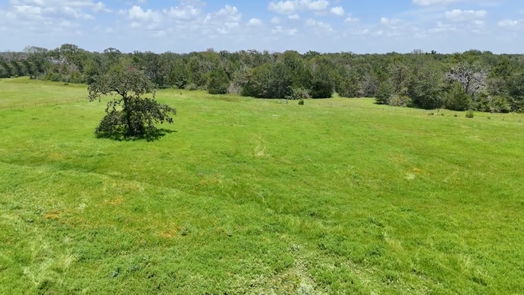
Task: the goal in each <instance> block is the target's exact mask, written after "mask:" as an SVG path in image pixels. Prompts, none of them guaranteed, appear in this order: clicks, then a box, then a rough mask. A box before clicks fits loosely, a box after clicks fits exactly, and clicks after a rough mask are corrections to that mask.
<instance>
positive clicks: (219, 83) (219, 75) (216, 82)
mask: <svg viewBox="0 0 524 295" xmlns="http://www.w3.org/2000/svg"><path fill="white" fill-rule="evenodd" d="M228 87H229V79H228V77H227V74H226V72H225V71H224V70H222V69H218V70H215V71H213V72H211V73H210V74H209V79H208V82H207V91H208V92H209V93H210V94H226V93H227V89H228Z"/></svg>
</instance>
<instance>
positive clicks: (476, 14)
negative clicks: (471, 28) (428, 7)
mask: <svg viewBox="0 0 524 295" xmlns="http://www.w3.org/2000/svg"><path fill="white" fill-rule="evenodd" d="M444 15H445V17H446V19H448V20H450V21H455V22H463V21H475V20H478V19H482V18H485V17H486V16H487V15H488V13H487V12H486V11H485V10H461V9H453V10H450V11H446V12H445V14H444Z"/></svg>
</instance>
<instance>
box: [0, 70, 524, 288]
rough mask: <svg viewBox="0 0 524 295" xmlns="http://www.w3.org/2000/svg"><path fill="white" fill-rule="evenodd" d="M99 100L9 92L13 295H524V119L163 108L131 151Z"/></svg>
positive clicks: (231, 106) (1, 167)
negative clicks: (151, 136) (110, 134)
mask: <svg viewBox="0 0 524 295" xmlns="http://www.w3.org/2000/svg"><path fill="white" fill-rule="evenodd" d="M86 96H87V93H86V87H85V86H84V85H68V86H66V85H63V84H59V83H51V82H41V81H30V80H28V79H25V78H20V79H10V80H0V294H73V293H85V294H137V293H138V294H141V293H142V294H146V293H148V294H151V293H161V294H522V293H523V292H524V115H518V114H505V115H501V114H481V113H477V114H476V116H475V118H473V119H467V118H465V116H464V113H456V112H451V111H440V112H438V113H437V112H435V111H432V112H433V113H435V114H434V115H429V114H430V111H424V110H417V109H407V108H393V107H386V106H378V105H375V104H373V101H372V100H370V99H342V98H335V99H330V100H307V101H306V103H305V106H298V105H297V103H296V102H292V103H289V104H286V103H285V102H283V101H280V100H256V99H249V98H241V97H235V96H211V95H207V94H205V93H203V92H186V91H180V90H162V91H160V92H159V93H158V95H157V96H158V98H159V100H160V101H161V102H164V103H168V104H170V105H172V106H175V107H176V108H177V110H178V115H177V117H176V118H175V122H176V123H175V124H174V125H166V126H165V128H168V129H170V130H172V131H173V132H171V133H168V134H167V135H166V136H164V137H162V138H161V139H160V140H158V141H155V142H147V141H127V142H126V141H124V142H118V141H112V140H108V139H97V138H95V136H94V128H95V127H96V126H97V124H98V121H99V120H100V119H101V118H102V117H103V115H104V108H105V104H104V102H92V103H89V102H88V101H87V98H86ZM441 114H443V115H441ZM455 115H456V116H455Z"/></svg>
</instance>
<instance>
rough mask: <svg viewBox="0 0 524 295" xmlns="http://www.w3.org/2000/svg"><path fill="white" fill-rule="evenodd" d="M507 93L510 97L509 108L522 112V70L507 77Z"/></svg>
mask: <svg viewBox="0 0 524 295" xmlns="http://www.w3.org/2000/svg"><path fill="white" fill-rule="evenodd" d="M508 93H509V95H510V97H511V108H512V110H513V111H516V112H524V72H521V73H518V74H515V75H513V76H511V77H510V78H509V81H508Z"/></svg>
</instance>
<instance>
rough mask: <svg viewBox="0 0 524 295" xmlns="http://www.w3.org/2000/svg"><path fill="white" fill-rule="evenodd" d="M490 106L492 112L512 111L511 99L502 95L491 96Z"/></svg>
mask: <svg viewBox="0 0 524 295" xmlns="http://www.w3.org/2000/svg"><path fill="white" fill-rule="evenodd" d="M488 108H489V111H490V112H492V113H509V112H510V111H511V105H510V103H509V100H508V99H507V98H506V97H504V96H500V95H497V96H492V97H490V100H489V103H488Z"/></svg>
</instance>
